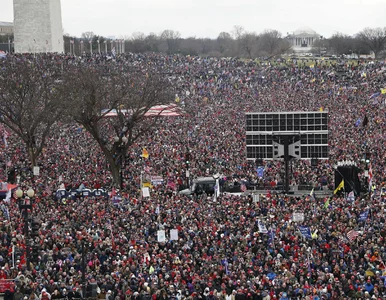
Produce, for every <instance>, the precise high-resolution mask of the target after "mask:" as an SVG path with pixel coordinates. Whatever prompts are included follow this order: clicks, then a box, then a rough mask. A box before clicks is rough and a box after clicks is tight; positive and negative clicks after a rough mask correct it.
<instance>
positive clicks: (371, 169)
mask: <svg viewBox="0 0 386 300" xmlns="http://www.w3.org/2000/svg"><path fill="white" fill-rule="evenodd" d="M372 185H373V168H372V166H371V163H370V166H369V191H371V186H372Z"/></svg>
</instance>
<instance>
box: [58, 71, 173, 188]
mask: <svg viewBox="0 0 386 300" xmlns="http://www.w3.org/2000/svg"><path fill="white" fill-rule="evenodd" d="M64 78H65V80H64V84H63V87H62V90H63V91H66V90H67V91H68V92H67V93H66V94H64V95H65V97H64V98H63V101H64V102H65V103H66V106H67V107H69V108H70V109H69V110H68V114H69V115H70V116H72V117H73V118H74V120H75V121H76V122H78V123H79V124H81V125H83V127H84V128H85V130H87V131H88V132H89V133H90V135H91V136H92V138H93V139H94V140H95V141H96V142H97V143H98V145H99V146H100V149H101V150H102V152H103V153H104V155H105V157H106V160H107V161H108V163H109V166H110V171H111V173H112V176H113V179H114V182H115V184H117V185H118V186H121V184H122V182H121V177H120V175H121V174H120V169H121V166H122V161H123V159H124V157H125V153H127V149H128V148H129V147H130V146H131V145H132V144H133V143H134V142H135V141H136V140H137V139H138V138H140V137H141V136H143V135H144V134H145V133H146V132H147V131H149V130H150V129H151V128H153V126H154V125H155V124H156V122H157V120H158V118H157V117H153V118H149V117H146V113H147V112H148V111H149V110H150V108H151V107H153V106H155V105H160V104H167V103H170V102H172V101H173V96H172V93H171V92H170V89H169V86H170V85H169V83H168V81H166V80H165V79H164V78H162V77H160V76H158V75H156V74H146V73H144V72H130V71H129V70H121V71H120V72H116V70H115V69H106V68H103V69H102V68H98V67H96V66H93V67H85V66H83V67H82V68H78V67H73V68H70V69H69V70H67V71H66V75H65V77H64ZM110 113H114V115H115V116H114V117H108V116H109V114H110Z"/></svg>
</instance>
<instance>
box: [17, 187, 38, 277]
mask: <svg viewBox="0 0 386 300" xmlns="http://www.w3.org/2000/svg"><path fill="white" fill-rule="evenodd" d="M24 194H26V197H24V198H23V196H24ZM34 196H35V191H34V190H33V189H32V188H29V189H28V190H27V192H25V193H24V192H23V191H22V190H21V189H20V188H18V189H17V191H16V197H17V198H18V205H19V209H20V211H23V212H24V237H25V249H26V252H25V253H26V260H27V270H30V249H29V241H28V239H29V236H28V210H31V212H32V198H33V197H34Z"/></svg>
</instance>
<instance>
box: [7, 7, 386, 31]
mask: <svg viewBox="0 0 386 300" xmlns="http://www.w3.org/2000/svg"><path fill="white" fill-rule="evenodd" d="M0 2H1V3H0V21H9V22H12V21H13V4H12V3H13V1H12V0H1V1H0ZM61 4H62V21H63V30H64V33H68V34H70V35H72V36H77V37H80V36H81V34H82V32H86V31H92V32H94V33H95V34H98V35H102V36H106V37H109V36H110V37H111V36H115V37H116V38H122V37H130V36H131V35H132V34H133V33H134V32H143V33H145V34H146V35H147V34H149V33H151V32H154V33H157V34H158V33H160V32H161V31H163V30H164V29H171V30H175V31H179V32H180V33H181V35H182V37H192V36H195V37H209V38H215V37H217V36H218V34H219V33H220V32H222V31H226V32H229V33H231V32H232V29H233V27H234V26H235V25H240V26H243V27H244V28H245V29H246V30H247V31H254V32H257V33H259V32H261V31H263V30H264V29H277V30H279V31H280V32H281V33H282V34H283V35H286V33H287V32H293V31H295V30H296V29H297V28H299V27H303V26H307V27H310V28H312V29H314V30H315V31H316V32H317V33H318V34H320V35H323V36H325V37H329V36H331V35H332V34H334V33H336V32H342V33H346V34H350V35H352V34H355V33H357V32H359V31H360V30H362V29H363V28H365V27H385V26H386V16H385V12H386V0H323V1H322V0H318V1H316V0H293V1H291V0H61Z"/></svg>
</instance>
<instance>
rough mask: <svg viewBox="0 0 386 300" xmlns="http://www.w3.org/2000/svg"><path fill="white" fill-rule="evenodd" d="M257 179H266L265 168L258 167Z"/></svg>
mask: <svg viewBox="0 0 386 300" xmlns="http://www.w3.org/2000/svg"><path fill="white" fill-rule="evenodd" d="M256 173H257V177H259V178H263V177H264V167H258V168H257V169H256Z"/></svg>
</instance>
